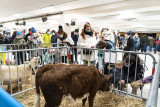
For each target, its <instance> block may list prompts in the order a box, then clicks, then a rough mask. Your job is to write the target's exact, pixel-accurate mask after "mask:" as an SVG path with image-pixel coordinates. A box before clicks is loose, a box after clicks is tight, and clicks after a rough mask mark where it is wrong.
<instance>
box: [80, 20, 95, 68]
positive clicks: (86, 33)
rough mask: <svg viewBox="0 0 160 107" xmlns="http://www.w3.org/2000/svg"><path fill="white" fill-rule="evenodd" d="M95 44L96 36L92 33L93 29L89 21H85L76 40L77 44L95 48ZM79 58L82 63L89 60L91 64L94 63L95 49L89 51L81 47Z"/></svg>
mask: <svg viewBox="0 0 160 107" xmlns="http://www.w3.org/2000/svg"><path fill="white" fill-rule="evenodd" d="M96 44H97V40H96V37H95V35H94V31H93V29H92V28H91V25H90V23H88V22H86V23H85V25H84V28H83V29H82V32H81V36H80V37H79V40H78V46H80V47H83V48H95V46H96ZM81 53H82V54H81V55H82V57H81V60H83V63H84V64H89V62H90V63H91V64H93V65H95V63H96V56H95V51H94V50H93V51H91V50H88V49H83V50H82V52H81Z"/></svg>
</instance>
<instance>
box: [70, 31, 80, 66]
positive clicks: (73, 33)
mask: <svg viewBox="0 0 160 107" xmlns="http://www.w3.org/2000/svg"><path fill="white" fill-rule="evenodd" d="M78 32H79V31H78V29H75V30H74V31H73V32H71V38H72V39H73V41H74V46H77V42H78V38H79V34H78ZM74 55H75V62H76V63H78V61H77V48H74Z"/></svg>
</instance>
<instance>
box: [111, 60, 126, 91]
mask: <svg viewBox="0 0 160 107" xmlns="http://www.w3.org/2000/svg"><path fill="white" fill-rule="evenodd" d="M110 76H112V83H113V84H114V87H115V88H116V87H118V89H120V90H124V88H126V84H125V79H126V78H125V76H124V72H123V69H122V61H119V60H118V61H117V62H116V67H115V68H113V69H112V71H111V73H110Z"/></svg>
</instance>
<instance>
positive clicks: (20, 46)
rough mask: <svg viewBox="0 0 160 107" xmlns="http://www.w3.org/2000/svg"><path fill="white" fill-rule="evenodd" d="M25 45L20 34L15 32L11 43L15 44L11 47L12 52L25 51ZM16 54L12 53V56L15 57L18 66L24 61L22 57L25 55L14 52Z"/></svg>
mask: <svg viewBox="0 0 160 107" xmlns="http://www.w3.org/2000/svg"><path fill="white" fill-rule="evenodd" d="M25 43H26V41H25V40H24V38H23V37H22V33H21V32H17V33H16V38H15V39H14V41H13V44H16V45H13V50H22V49H25V47H26V44H25ZM16 53H17V55H16ZM16 53H14V55H15V59H17V61H18V65H20V64H23V63H24V61H25V60H24V59H23V55H25V53H24V52H23V51H21V52H16Z"/></svg>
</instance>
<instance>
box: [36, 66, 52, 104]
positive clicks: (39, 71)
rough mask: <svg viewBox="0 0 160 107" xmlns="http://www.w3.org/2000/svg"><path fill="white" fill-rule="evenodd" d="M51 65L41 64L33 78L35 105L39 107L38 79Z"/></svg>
mask: <svg viewBox="0 0 160 107" xmlns="http://www.w3.org/2000/svg"><path fill="white" fill-rule="evenodd" d="M52 66H53V65H46V66H42V67H40V68H39V69H38V71H37V73H36V79H35V83H36V99H35V104H34V106H35V107H40V81H41V80H40V79H41V78H42V76H43V74H44V73H45V72H46V71H48V70H50V69H51V68H52Z"/></svg>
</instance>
